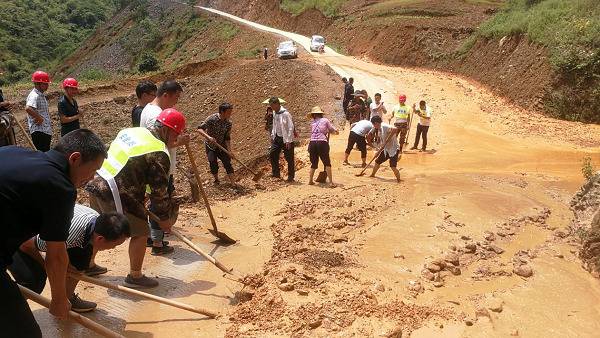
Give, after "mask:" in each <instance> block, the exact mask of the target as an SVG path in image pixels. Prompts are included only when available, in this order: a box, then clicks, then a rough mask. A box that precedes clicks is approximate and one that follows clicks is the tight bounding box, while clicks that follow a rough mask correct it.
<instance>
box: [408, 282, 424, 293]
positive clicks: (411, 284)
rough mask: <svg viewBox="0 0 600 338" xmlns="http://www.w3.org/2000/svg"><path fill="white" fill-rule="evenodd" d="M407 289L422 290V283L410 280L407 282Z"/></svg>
mask: <svg viewBox="0 0 600 338" xmlns="http://www.w3.org/2000/svg"><path fill="white" fill-rule="evenodd" d="M408 290H410V291H413V292H421V291H423V285H421V283H420V282H419V281H415V280H411V281H409V282H408Z"/></svg>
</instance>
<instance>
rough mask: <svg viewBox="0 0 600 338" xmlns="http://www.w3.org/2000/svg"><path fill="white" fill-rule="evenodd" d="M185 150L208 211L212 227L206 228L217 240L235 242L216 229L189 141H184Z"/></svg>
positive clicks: (227, 242) (228, 242)
mask: <svg viewBox="0 0 600 338" xmlns="http://www.w3.org/2000/svg"><path fill="white" fill-rule="evenodd" d="M185 150H186V151H187V153H188V156H189V157H190V163H191V165H192V171H193V172H194V176H195V177H196V182H198V188H200V195H202V199H203V200H204V205H205V206H206V211H207V212H208V217H209V218H210V223H211V224H212V227H213V228H212V229H208V231H209V232H210V233H211V234H212V235H213V236H215V237H217V238H218V239H219V240H221V241H223V242H224V243H226V244H234V243H235V242H236V240H235V239H233V238H231V237H229V236H227V234H225V233H224V232H221V231H219V230H218V229H217V222H216V221H215V217H214V216H213V214H212V210H211V209H210V204H208V197H207V196H206V192H205V191H204V187H202V181H201V180H200V174H198V167H196V160H195V159H194V154H193V153H192V150H191V149H190V145H189V143H186V145H185Z"/></svg>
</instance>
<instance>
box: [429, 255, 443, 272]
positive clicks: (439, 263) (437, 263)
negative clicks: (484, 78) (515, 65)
mask: <svg viewBox="0 0 600 338" xmlns="http://www.w3.org/2000/svg"><path fill="white" fill-rule="evenodd" d="M431 263H433V264H435V265H438V266H439V267H440V269H442V270H443V269H444V268H445V267H446V261H445V260H444V259H443V258H436V259H434V260H432V261H431Z"/></svg>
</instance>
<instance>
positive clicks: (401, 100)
mask: <svg viewBox="0 0 600 338" xmlns="http://www.w3.org/2000/svg"><path fill="white" fill-rule="evenodd" d="M398 101H400V102H402V103H404V102H406V95H404V94H402V95H400V96H398Z"/></svg>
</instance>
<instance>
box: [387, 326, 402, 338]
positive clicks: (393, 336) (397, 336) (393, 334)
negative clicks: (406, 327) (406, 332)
mask: <svg viewBox="0 0 600 338" xmlns="http://www.w3.org/2000/svg"><path fill="white" fill-rule="evenodd" d="M384 337H386V338H402V326H396V327H395V328H394V329H392V330H390V332H388V333H385V334H384Z"/></svg>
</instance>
